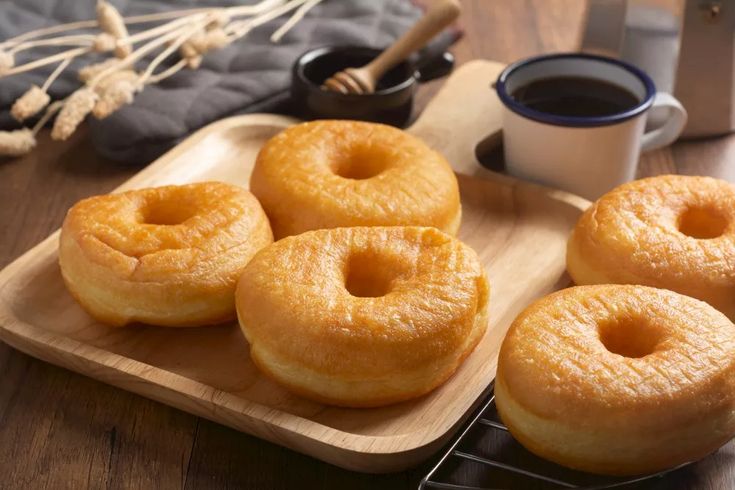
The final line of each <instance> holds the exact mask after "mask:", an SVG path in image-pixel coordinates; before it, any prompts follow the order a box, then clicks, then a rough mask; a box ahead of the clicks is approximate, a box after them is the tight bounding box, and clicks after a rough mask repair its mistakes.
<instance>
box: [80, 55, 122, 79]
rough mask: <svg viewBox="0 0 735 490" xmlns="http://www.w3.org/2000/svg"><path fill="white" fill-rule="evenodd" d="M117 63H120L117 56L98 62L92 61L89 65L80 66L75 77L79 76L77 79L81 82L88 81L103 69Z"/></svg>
mask: <svg viewBox="0 0 735 490" xmlns="http://www.w3.org/2000/svg"><path fill="white" fill-rule="evenodd" d="M118 63H120V61H119V60H118V59H117V58H110V59H107V60H105V61H101V62H99V63H92V64H91V65H87V66H85V67H84V68H81V69H80V70H79V73H77V78H79V80H80V81H82V82H88V81H90V80H92V79H93V78H94V77H96V76H97V75H99V74H100V73H102V72H103V71H104V70H107V69H108V68H111V67H113V66H115V65H117V64H118Z"/></svg>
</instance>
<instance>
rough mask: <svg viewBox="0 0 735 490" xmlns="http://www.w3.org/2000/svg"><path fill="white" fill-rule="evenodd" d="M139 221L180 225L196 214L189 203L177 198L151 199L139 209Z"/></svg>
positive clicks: (149, 223) (151, 223)
mask: <svg viewBox="0 0 735 490" xmlns="http://www.w3.org/2000/svg"><path fill="white" fill-rule="evenodd" d="M140 212H141V216H140V222H141V223H143V224H146V225H163V226H173V225H180V224H181V223H183V222H184V221H186V220H188V219H189V218H191V217H192V216H194V215H195V214H196V209H195V207H194V206H193V205H192V204H191V203H187V202H185V201H183V200H179V199H160V198H156V199H151V200H149V201H148V202H147V203H145V204H144V205H143V206H142V207H141V209H140Z"/></svg>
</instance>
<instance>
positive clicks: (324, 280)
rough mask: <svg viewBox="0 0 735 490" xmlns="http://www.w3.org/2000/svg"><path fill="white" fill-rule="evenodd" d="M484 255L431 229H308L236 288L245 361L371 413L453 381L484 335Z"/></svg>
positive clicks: (271, 251)
mask: <svg viewBox="0 0 735 490" xmlns="http://www.w3.org/2000/svg"><path fill="white" fill-rule="evenodd" d="M488 299H489V286H488V283H487V280H486V278H485V273H484V270H483V268H482V266H481V265H480V263H479V261H478V258H477V254H475V252H474V251H473V250H472V249H471V248H469V247H468V246H467V245H464V244H463V243H462V242H460V241H459V240H457V239H456V238H453V237H451V236H449V235H447V234H445V233H442V232H440V231H439V230H437V229H435V228H423V227H356V228H334V229H328V230H317V231H311V232H306V233H303V234H301V235H297V236H293V237H289V238H285V239H283V240H279V241H277V242H276V243H274V244H273V245H270V246H268V247H266V248H264V249H263V250H261V251H260V252H258V253H257V254H256V255H255V257H253V260H252V261H251V262H250V263H249V264H248V265H247V267H246V268H245V271H244V272H243V274H242V277H241V278H240V281H239V282H238V286H237V293H236V304H237V314H238V318H239V320H240V326H241V328H242V330H243V332H244V334H245V337H246V338H247V340H248V342H249V343H250V357H251V359H252V360H253V362H255V364H256V365H257V366H258V367H259V368H260V369H261V370H262V371H263V372H264V373H265V374H266V375H268V376H269V377H271V378H272V379H274V380H275V381H277V382H278V383H280V384H281V385H283V386H285V387H286V388H288V389H290V390H291V391H293V392H295V393H297V394H300V395H302V396H304V397H307V398H310V399H312V400H315V401H318V402H321V403H327V404H331V405H340V406H347V407H374V406H380V405H387V404H390V403H395V402H399V401H402V400H408V399H410V398H414V397H418V396H421V395H423V394H425V393H428V392H429V391H431V390H433V389H434V388H436V387H437V386H439V385H440V384H442V383H443V382H444V381H446V380H447V379H448V378H449V377H450V376H451V375H452V373H454V371H455V370H456V369H457V367H458V366H459V365H460V364H461V363H462V361H463V360H464V358H465V357H466V356H467V355H468V354H469V353H470V352H471V351H472V350H473V349H474V347H475V345H476V344H477V343H478V342H479V341H480V339H481V338H482V335H483V334H484V332H485V328H486V325H487V307H488Z"/></svg>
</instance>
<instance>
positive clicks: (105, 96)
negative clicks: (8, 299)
mask: <svg viewBox="0 0 735 490" xmlns="http://www.w3.org/2000/svg"><path fill="white" fill-rule="evenodd" d="M320 1H321V0H262V1H260V2H259V3H257V4H254V5H244V6H234V7H208V8H197V9H189V10H183V11H176V12H162V13H157V14H150V15H142V16H135V17H128V18H125V17H123V16H121V15H120V13H119V11H118V10H117V9H116V8H115V7H114V6H113V5H111V4H110V3H109V2H108V1H106V0H98V1H97V7H96V14H97V15H96V17H97V18H96V20H88V21H81V22H73V23H70V24H64V25H59V26H52V27H47V28H42V29H38V30H35V31H30V32H27V33H25V34H22V35H20V36H16V37H15V38H12V39H8V40H5V41H3V42H0V77H3V76H9V75H14V74H18V73H23V72H25V71H29V70H33V69H36V68H39V67H42V66H45V65H48V64H51V63H57V62H58V63H59V66H57V68H56V69H55V70H54V71H53V72H52V74H51V75H50V76H49V77H48V78H47V80H46V81H45V82H44V84H43V85H42V86H40V87H38V86H35V85H33V86H31V87H29V89H28V90H27V91H26V93H24V94H23V96H21V97H20V98H19V99H18V100H16V101H15V103H14V104H13V107H12V109H11V113H12V115H13V117H15V118H16V119H18V120H20V121H23V120H27V119H28V118H30V117H32V116H34V115H36V114H38V113H40V112H41V111H43V110H44V108H45V112H44V114H43V116H42V117H41V118H40V119H39V121H38V122H37V123H36V124H35V126H34V127H33V128H32V129H28V128H24V129H21V130H18V131H4V132H0V154H6V155H21V154H24V153H27V152H28V151H30V150H31V149H32V148H33V147H34V146H35V143H36V140H35V135H36V133H37V132H38V131H39V130H40V129H41V128H42V127H43V126H44V125H45V124H46V123H47V122H48V121H49V120H50V119H51V118H52V117H53V116H54V115H56V114H57V113H58V117H57V118H56V121H55V122H54V125H53V128H52V131H51V137H52V138H53V139H56V140H64V139H67V138H68V137H69V136H70V135H71V134H72V133H73V132H74V131H75V130H76V128H77V127H78V126H79V124H81V122H82V121H83V120H84V119H85V118H86V117H87V116H88V115H89V114H90V113H92V114H93V115H94V116H95V117H98V118H104V117H107V116H109V115H110V114H112V113H114V112H115V111H116V110H118V109H119V108H121V107H122V106H124V105H125V104H129V103H131V102H132V101H133V98H134V96H135V94H136V93H137V92H139V91H141V90H143V88H144V86H145V85H149V84H153V83H158V82H159V81H161V80H163V79H165V78H168V77H170V76H172V75H174V74H175V73H177V72H178V71H180V70H181V69H183V68H185V67H189V68H191V69H196V68H198V67H199V65H200V64H201V62H202V57H203V56H204V55H206V54H207V53H209V52H211V51H213V50H216V49H221V48H223V47H225V46H227V45H228V44H230V43H231V42H233V41H234V40H236V39H239V38H241V37H243V36H245V35H246V34H247V33H248V32H249V31H250V30H252V29H253V28H254V27H257V26H259V25H262V24H264V23H266V22H268V21H270V20H272V19H274V18H276V17H279V16H282V15H284V14H286V13H288V12H292V11H295V12H294V13H292V15H291V18H290V19H289V20H288V21H287V22H286V23H285V24H284V25H283V26H282V27H281V28H280V29H278V30H277V31H276V32H275V33H274V36H273V39H275V40H278V39H280V37H282V36H283V34H285V32H287V31H288V30H289V29H291V27H293V25H295V24H296V23H297V22H298V21H299V20H300V19H301V18H302V17H303V16H304V15H305V14H306V12H307V11H308V10H309V9H310V8H312V7H313V6H314V5H316V4H318V3H319V2H320ZM243 18H245V19H243ZM157 21H164V23H163V24H161V25H158V26H154V27H152V28H149V29H146V30H144V31H141V32H138V33H135V34H133V35H130V34H129V33H128V28H127V25H129V24H134V23H144V22H157ZM95 27H96V28H99V31H97V32H95V33H92V34H89V33H81V34H76V33H72V34H70V35H59V34H60V33H65V32H68V31H72V30H79V29H90V28H95ZM54 35H55V36H54ZM39 46H75V47H74V48H73V49H67V50H65V51H61V52H58V53H56V54H53V55H50V56H47V57H45V58H41V59H36V60H33V61H31V62H28V63H25V64H23V65H19V66H16V65H15V57H14V53H16V52H19V51H24V50H31V49H33V48H35V47H39ZM92 52H98V53H114V56H115V57H114V58H108V59H106V60H104V61H102V62H99V63H95V64H90V65H87V66H86V67H84V68H82V69H80V70H79V73H78V76H79V79H80V81H81V82H82V83H83V84H84V85H83V86H82V87H81V88H79V89H78V90H76V91H75V92H73V93H72V94H71V95H70V96H69V97H67V99H65V100H63V101H58V102H54V103H53V104H51V105H49V100H50V97H49V95H48V89H49V87H50V86H51V84H52V83H53V82H54V80H56V78H57V77H58V76H59V75H60V74H61V73H62V72H63V70H65V69H66V68H67V67H68V66H69V64H70V63H71V62H72V61H73V60H74V59H75V58H77V57H79V56H84V55H86V54H88V53H92ZM177 52H178V56H180V59H179V60H178V61H176V62H174V63H173V64H172V65H171V66H169V67H168V68H166V69H164V70H162V71H160V72H158V73H156V69H157V68H158V67H159V66H160V65H161V63H163V62H164V61H166V60H167V59H168V58H170V57H172V56H175V55H176V53H177ZM151 53H155V54H156V55H155V56H154V58H153V60H152V61H150V62H149V63H148V66H147V67H146V68H145V69H143V70H142V71H141V72H136V70H135V66H134V65H135V64H136V63H138V62H140V61H141V60H142V59H143V58H144V57H145V56H148V55H150V54H151Z"/></svg>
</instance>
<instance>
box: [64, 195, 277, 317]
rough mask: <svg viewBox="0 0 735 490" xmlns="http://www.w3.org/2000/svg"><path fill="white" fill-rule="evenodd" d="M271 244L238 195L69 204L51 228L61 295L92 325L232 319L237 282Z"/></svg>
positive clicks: (262, 221)
mask: <svg viewBox="0 0 735 490" xmlns="http://www.w3.org/2000/svg"><path fill="white" fill-rule="evenodd" d="M272 241H273V236H272V234H271V230H270V226H269V225H268V219H267V218H266V216H265V213H264V212H263V209H262V208H261V207H260V204H259V203H258V201H257V199H255V197H254V196H253V195H252V194H250V193H249V192H248V191H246V190H245V189H242V188H240V187H236V186H233V185H228V184H223V183H220V182H207V183H201V184H190V185H183V186H166V187H157V188H152V189H141V190H136V191H129V192H123V193H120V194H110V195H105V196H96V197H91V198H89V199H84V200H82V201H79V202H78V203H77V204H75V205H74V206H73V207H72V208H71V209H70V210H69V212H68V213H67V215H66V219H65V220H64V224H63V226H62V227H61V238H60V241H59V265H60V266H61V273H62V276H63V278H64V282H65V283H66V286H67V288H68V289H69V291H70V292H71V294H72V295H73V296H74V297H75V298H76V300H77V301H78V302H79V304H80V305H81V306H82V307H83V308H84V309H85V310H86V311H87V312H88V313H89V314H90V315H92V316H93V317H94V318H96V319H97V320H99V321H100V322H103V323H106V324H109V325H114V326H122V325H126V324H128V323H132V322H143V323H149V324H155V325H164V326H172V327H178V326H193V325H206V324H212V323H219V322H223V321H226V320H231V319H234V317H235V300H234V292H235V285H236V282H237V278H238V277H239V275H240V272H241V271H242V269H243V268H244V267H245V264H247V263H248V261H249V260H250V258H251V257H252V256H253V255H254V254H255V252H257V251H258V250H259V249H260V248H262V247H264V246H266V245H268V244H270V243H271V242H272Z"/></svg>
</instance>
